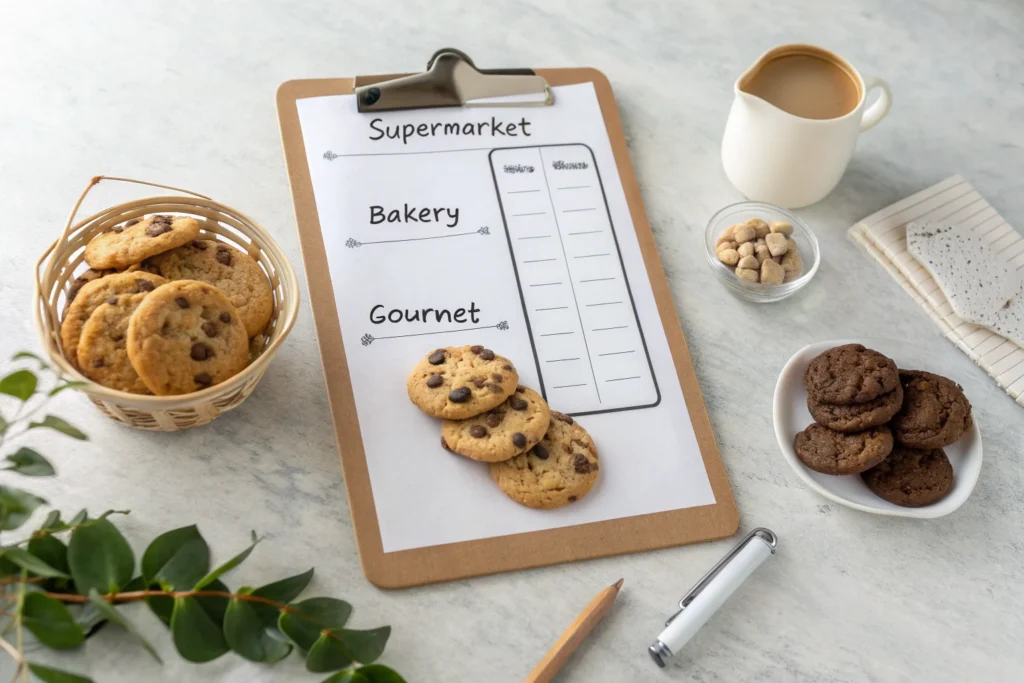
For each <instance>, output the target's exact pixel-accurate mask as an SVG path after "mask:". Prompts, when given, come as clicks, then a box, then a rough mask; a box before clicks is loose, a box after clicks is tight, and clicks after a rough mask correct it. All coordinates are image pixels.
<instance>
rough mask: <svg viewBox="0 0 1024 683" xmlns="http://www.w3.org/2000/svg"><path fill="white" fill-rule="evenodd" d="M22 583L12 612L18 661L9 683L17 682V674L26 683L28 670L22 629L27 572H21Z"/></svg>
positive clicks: (25, 570)
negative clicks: (16, 603)
mask: <svg viewBox="0 0 1024 683" xmlns="http://www.w3.org/2000/svg"><path fill="white" fill-rule="evenodd" d="M21 578H22V581H21V583H20V584H19V585H18V605H17V607H16V608H15V612H14V635H15V642H17V644H18V649H17V652H18V656H17V657H15V659H16V660H17V661H18V666H17V667H16V668H15V669H14V676H12V677H11V682H12V683H13V682H14V681H16V680H18V674H19V673H20V674H21V675H22V680H23V681H25V683H28V670H27V669H26V668H25V635H24V630H25V629H24V628H23V621H24V620H23V613H24V608H25V584H26V583H28V582H27V581H25V579H27V578H28V570H27V569H22V570H21Z"/></svg>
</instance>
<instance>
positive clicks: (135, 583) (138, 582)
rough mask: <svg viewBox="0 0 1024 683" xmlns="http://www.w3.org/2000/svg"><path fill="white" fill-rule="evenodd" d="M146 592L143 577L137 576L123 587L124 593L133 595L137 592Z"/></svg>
mask: <svg viewBox="0 0 1024 683" xmlns="http://www.w3.org/2000/svg"><path fill="white" fill-rule="evenodd" d="M142 590H146V582H145V581H144V580H143V579H142V577H141V576H136V577H135V578H134V579H132V580H131V581H129V582H128V583H126V584H125V585H123V586H121V592H122V593H133V592H135V591H142Z"/></svg>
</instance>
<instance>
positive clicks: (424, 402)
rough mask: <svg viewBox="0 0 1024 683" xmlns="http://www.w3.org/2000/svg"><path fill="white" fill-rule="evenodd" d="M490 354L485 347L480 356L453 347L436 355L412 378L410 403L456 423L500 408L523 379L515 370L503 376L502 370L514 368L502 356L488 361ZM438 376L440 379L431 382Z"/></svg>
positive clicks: (422, 362)
mask: <svg viewBox="0 0 1024 683" xmlns="http://www.w3.org/2000/svg"><path fill="white" fill-rule="evenodd" d="M486 350H487V349H484V348H483V347H481V351H480V353H474V352H473V347H472V346H452V347H446V348H442V349H436V350H434V351H432V352H431V353H430V354H428V355H427V356H426V357H425V358H423V359H422V360H420V362H419V363H418V364H417V366H416V367H415V368H414V369H413V371H412V373H410V375H409V379H408V381H407V382H406V388H407V390H408V392H409V398H410V400H412V402H413V403H414V404H416V406H418V407H419V408H420V410H422V411H423V412H425V413H427V414H428V415H432V416H434V417H440V418H443V419H452V420H464V419H467V418H470V417H473V416H475V415H480V414H482V413H486V412H487V411H488V410H491V409H492V408H494V407H496V406H498V405H500V404H501V403H503V402H504V400H505V398H506V396H508V395H509V394H511V393H512V391H513V390H514V389H515V387H516V384H517V383H518V382H519V375H518V374H517V373H516V372H515V368H513V369H512V370H509V371H504V372H501V373H499V372H498V370H499V369H500V368H502V367H503V366H506V365H507V366H508V367H510V368H511V367H512V364H511V363H510V362H509V360H508V359H507V358H502V357H501V356H498V355H494V356H493V358H489V359H488V358H485V357H484V355H485V354H484V353H483V351H486ZM492 353H493V352H492ZM442 365H443V369H441V370H440V371H439V369H438V366H442ZM495 374H500V375H501V377H502V379H501V381H500V382H499V381H497V380H495V379H494V378H493V375H495ZM435 375H436V376H437V377H439V378H440V379H439V380H434V379H431V377H432V376H435ZM438 382H440V383H439V384H438Z"/></svg>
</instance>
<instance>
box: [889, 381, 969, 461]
mask: <svg viewBox="0 0 1024 683" xmlns="http://www.w3.org/2000/svg"><path fill="white" fill-rule="evenodd" d="M900 382H901V384H902V385H903V393H904V398H903V407H902V408H901V409H900V411H899V412H898V413H897V414H896V416H895V417H894V418H893V419H892V431H893V435H894V436H895V437H896V440H897V441H899V442H900V443H901V444H903V445H904V446H910V447H911V448H942V447H943V446H948V445H949V444H951V443H953V442H954V441H956V440H957V439H959V438H960V437H961V436H963V434H964V432H965V431H967V429H968V428H969V427H970V425H971V420H972V418H971V403H970V401H968V400H967V397H966V396H965V395H964V392H963V389H961V388H960V385H958V384H957V383H956V382H954V381H953V380H951V379H947V378H945V377H942V376H941V375H935V374H932V373H930V372H923V371H920V370H900Z"/></svg>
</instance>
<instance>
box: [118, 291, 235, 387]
mask: <svg viewBox="0 0 1024 683" xmlns="http://www.w3.org/2000/svg"><path fill="white" fill-rule="evenodd" d="M128 357H129V359H130V360H131V364H132V366H133V367H134V368H135V371H136V372H138V373H139V377H140V378H142V381H143V382H144V383H145V385H146V386H147V387H148V388H149V390H150V391H152V392H153V393H154V394H157V395H158V396H168V395H175V394H187V393H190V392H193V391H199V390H201V389H205V388H207V387H210V386H213V385H215V384H220V383H221V382H223V381H224V380H226V379H229V378H231V377H233V376H234V375H236V374H237V373H238V372H240V371H241V370H242V369H244V368H245V366H246V365H247V364H248V361H249V337H248V336H247V335H246V332H245V326H244V325H243V324H242V321H241V319H239V317H238V312H237V311H236V310H235V307H234V306H232V305H231V302H230V301H228V299H227V297H226V296H224V294H223V293H222V292H221V291H220V290H218V289H217V288H216V287H214V286H212V285H209V284H207V283H205V282H198V281H196V280H178V281H176V282H170V283H168V284H166V285H163V286H162V287H160V288H158V289H157V290H156V291H154V292H153V293H152V294H150V295H149V296H148V297H146V298H145V299H144V300H143V302H142V303H141V304H140V305H139V307H138V309H136V311H135V313H134V314H133V315H132V317H131V322H130V323H129V324H128Z"/></svg>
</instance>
